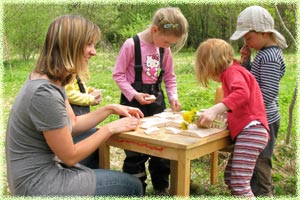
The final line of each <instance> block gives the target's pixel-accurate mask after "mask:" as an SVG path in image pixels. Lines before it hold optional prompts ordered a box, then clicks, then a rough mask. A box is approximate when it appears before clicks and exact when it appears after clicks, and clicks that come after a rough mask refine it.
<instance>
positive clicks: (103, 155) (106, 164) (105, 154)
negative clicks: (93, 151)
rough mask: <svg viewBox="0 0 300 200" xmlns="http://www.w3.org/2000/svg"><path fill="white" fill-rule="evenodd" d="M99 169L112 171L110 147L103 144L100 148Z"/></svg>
mask: <svg viewBox="0 0 300 200" xmlns="http://www.w3.org/2000/svg"><path fill="white" fill-rule="evenodd" d="M99 168H100V169H110V153H109V145H107V144H106V143H103V144H102V145H101V146H100V148H99Z"/></svg>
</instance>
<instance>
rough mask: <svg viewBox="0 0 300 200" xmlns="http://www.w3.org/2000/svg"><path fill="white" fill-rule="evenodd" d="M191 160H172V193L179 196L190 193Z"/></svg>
mask: <svg viewBox="0 0 300 200" xmlns="http://www.w3.org/2000/svg"><path fill="white" fill-rule="evenodd" d="M190 182H191V161H190V160H188V159H184V160H178V161H176V160H171V187H170V193H171V194H175V195H177V196H189V195H190Z"/></svg>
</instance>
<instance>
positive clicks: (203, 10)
mask: <svg viewBox="0 0 300 200" xmlns="http://www.w3.org/2000/svg"><path fill="white" fill-rule="evenodd" d="M249 5H250V4H249V3H248V4H246V3H234V4H231V3H225V2H224V3H218V4H214V3H187V2H186V3H182V2H181V3H180V2H178V3H176V2H172V3H150V4H145V3H126V4H119V3H114V4H112V3H109V2H106V3H103V2H73V3H71V2H68V3H52V4H45V3H38V2H35V3H4V5H3V10H4V13H3V16H4V27H5V31H4V40H6V42H7V43H8V44H9V45H8V46H9V51H10V54H11V55H10V56H11V57H14V56H21V57H22V59H30V58H32V57H33V56H34V55H35V54H36V53H37V52H38V51H39V49H40V48H41V45H42V42H43V40H44V36H45V33H46V30H47V27H48V25H49V24H50V22H51V21H52V20H53V19H54V18H56V17H58V16H60V15H65V14H79V15H82V16H84V17H86V18H87V19H90V20H91V21H93V22H95V23H96V24H97V25H98V26H99V27H100V29H101V32H102V36H103V37H102V41H101V42H100V44H99V45H100V46H101V48H103V49H108V50H109V51H113V49H118V48H119V47H120V45H121V44H123V42H124V41H125V40H126V39H127V38H129V37H132V36H133V35H135V34H137V33H138V32H141V31H143V30H144V29H145V28H146V27H147V26H148V25H149V24H150V23H151V20H152V17H153V14H154V12H155V11H156V10H157V9H158V8H160V7H166V6H175V7H179V8H180V9H181V10H182V12H183V14H184V16H185V17H186V18H187V20H188V22H189V37H188V40H187V44H186V48H187V49H189V48H193V49H195V48H197V46H198V45H199V43H200V42H202V41H203V40H205V39H207V38H211V37H216V38H222V39H225V40H229V38H230V36H231V35H232V33H233V32H234V31H235V27H236V19H237V16H238V14H239V12H240V11H242V10H243V9H244V8H246V7H247V6H249ZM258 5H259V4H258ZM261 5H262V6H263V7H265V8H266V9H268V11H269V12H270V13H271V14H272V16H273V17H274V19H275V28H276V29H277V30H278V31H279V32H281V33H282V34H283V35H285V36H286V39H287V43H288V44H289V48H288V49H287V50H286V51H289V52H294V51H295V46H296V44H294V43H293V41H292V39H291V37H290V36H289V35H288V34H287V32H286V30H285V29H284V28H283V26H282V24H281V23H280V20H279V17H278V16H277V13H276V11H275V7H274V4H270V3H268V4H267V3H262V4H261ZM278 9H279V12H280V14H281V16H282V19H283V21H284V23H285V25H286V27H287V28H288V30H289V31H290V32H291V34H292V35H293V36H294V37H295V36H296V24H295V23H296V4H287V3H286V4H284V3H281V4H278ZM231 43H232V45H233V46H234V48H235V49H236V50H238V49H239V48H240V47H241V46H242V45H243V41H242V40H239V41H231ZM100 46H99V47H100Z"/></svg>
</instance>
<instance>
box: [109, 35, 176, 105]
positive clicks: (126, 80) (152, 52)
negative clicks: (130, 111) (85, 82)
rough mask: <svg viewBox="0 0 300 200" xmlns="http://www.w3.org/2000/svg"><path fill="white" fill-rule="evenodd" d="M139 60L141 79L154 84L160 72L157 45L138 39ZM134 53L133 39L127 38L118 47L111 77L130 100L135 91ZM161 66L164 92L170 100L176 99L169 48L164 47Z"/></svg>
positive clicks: (174, 76)
mask: <svg viewBox="0 0 300 200" xmlns="http://www.w3.org/2000/svg"><path fill="white" fill-rule="evenodd" d="M140 46H141V62H142V66H143V72H142V80H143V83H144V84H154V83H156V81H157V78H158V76H159V72H160V66H159V65H160V56H159V47H157V46H155V45H154V44H150V43H147V42H145V41H143V40H142V39H140ZM134 65H135V53H134V41H133V39H132V38H129V39H127V40H126V41H125V43H124V44H123V46H122V47H121V49H120V52H119V55H118V58H117V61H116V64H115V66H114V71H113V75H112V76H113V79H114V80H115V82H116V83H117V85H118V87H119V88H120V90H121V92H122V93H123V94H124V96H125V97H126V98H127V99H128V100H129V101H131V100H132V99H133V98H134V95H135V94H136V93H137V91H136V90H135V89H134V88H133V87H132V85H131V84H132V83H133V82H134V80H135V71H134ZM163 68H164V70H165V73H164V76H163V81H164V84H165V87H166V92H167V95H168V98H169V101H170V100H175V99H176V100H177V99H178V94H177V83H176V75H175V73H174V67H173V58H172V53H171V49H170V48H166V49H165V52H164V58H163Z"/></svg>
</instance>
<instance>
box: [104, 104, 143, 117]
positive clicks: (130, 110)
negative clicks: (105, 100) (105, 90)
mask: <svg viewBox="0 0 300 200" xmlns="http://www.w3.org/2000/svg"><path fill="white" fill-rule="evenodd" d="M109 107H110V109H112V114H117V115H122V116H124V117H136V118H142V117H144V114H143V113H142V111H141V110H140V109H139V108H135V107H131V106H124V105H120V104H111V105H109Z"/></svg>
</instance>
